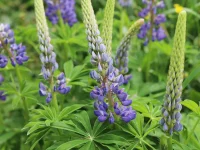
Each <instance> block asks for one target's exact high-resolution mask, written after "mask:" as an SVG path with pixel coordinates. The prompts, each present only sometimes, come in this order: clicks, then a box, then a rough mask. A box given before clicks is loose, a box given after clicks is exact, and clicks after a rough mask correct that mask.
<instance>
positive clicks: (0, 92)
mask: <svg viewBox="0 0 200 150" xmlns="http://www.w3.org/2000/svg"><path fill="white" fill-rule="evenodd" d="M0 100H2V101H5V100H6V95H5V94H4V92H3V91H0Z"/></svg>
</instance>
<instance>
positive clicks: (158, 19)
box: [138, 0, 166, 46]
mask: <svg viewBox="0 0 200 150" xmlns="http://www.w3.org/2000/svg"><path fill="white" fill-rule="evenodd" d="M142 2H143V3H144V4H145V5H146V7H145V8H144V9H142V10H141V12H139V13H138V16H139V17H142V18H147V19H148V20H147V22H146V23H145V24H144V25H143V26H142V27H141V28H140V32H139V33H138V38H139V39H144V45H145V46H146V45H147V44H148V43H149V41H161V40H163V39H164V38H166V33H165V30H164V29H163V27H162V26H161V25H160V24H161V23H164V22H166V17H165V15H164V14H158V11H159V9H163V8H165V3H164V1H163V0H158V1H157V0H143V1H142Z"/></svg>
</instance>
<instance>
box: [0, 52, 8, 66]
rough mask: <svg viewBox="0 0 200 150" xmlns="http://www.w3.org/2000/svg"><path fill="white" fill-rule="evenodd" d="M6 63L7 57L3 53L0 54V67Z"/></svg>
mask: <svg viewBox="0 0 200 150" xmlns="http://www.w3.org/2000/svg"><path fill="white" fill-rule="evenodd" d="M7 63H8V59H7V57H6V56H4V55H0V68H4V67H5V66H6V65H7Z"/></svg>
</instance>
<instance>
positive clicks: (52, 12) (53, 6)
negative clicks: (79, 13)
mask: <svg viewBox="0 0 200 150" xmlns="http://www.w3.org/2000/svg"><path fill="white" fill-rule="evenodd" d="M45 2H46V4H47V8H46V16H47V17H48V19H49V20H50V21H51V22H52V24H57V23H58V20H59V18H58V13H61V17H62V19H63V21H64V23H68V24H69V26H73V25H74V23H76V22H77V18H76V13H75V0H60V1H56V2H54V1H53V0H45ZM59 11H60V12H59Z"/></svg>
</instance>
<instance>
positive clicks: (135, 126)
mask: <svg viewBox="0 0 200 150" xmlns="http://www.w3.org/2000/svg"><path fill="white" fill-rule="evenodd" d="M118 126H119V127H120V128H121V129H122V130H123V131H124V132H126V133H128V134H129V135H130V137H129V138H128V140H129V146H128V149H130V150H131V149H132V148H134V147H135V146H134V145H137V148H138V149H140V148H141V147H142V148H143V149H148V150H149V149H153V150H155V148H154V147H153V146H152V145H151V144H149V141H147V136H148V135H149V134H150V133H151V132H152V131H153V130H155V129H156V128H158V124H157V123H154V121H152V122H151V123H150V124H146V125H145V124H144V116H143V115H142V114H139V113H137V117H136V119H135V120H133V121H131V122H130V123H129V124H125V125H120V124H118ZM151 143H153V141H151Z"/></svg>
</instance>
